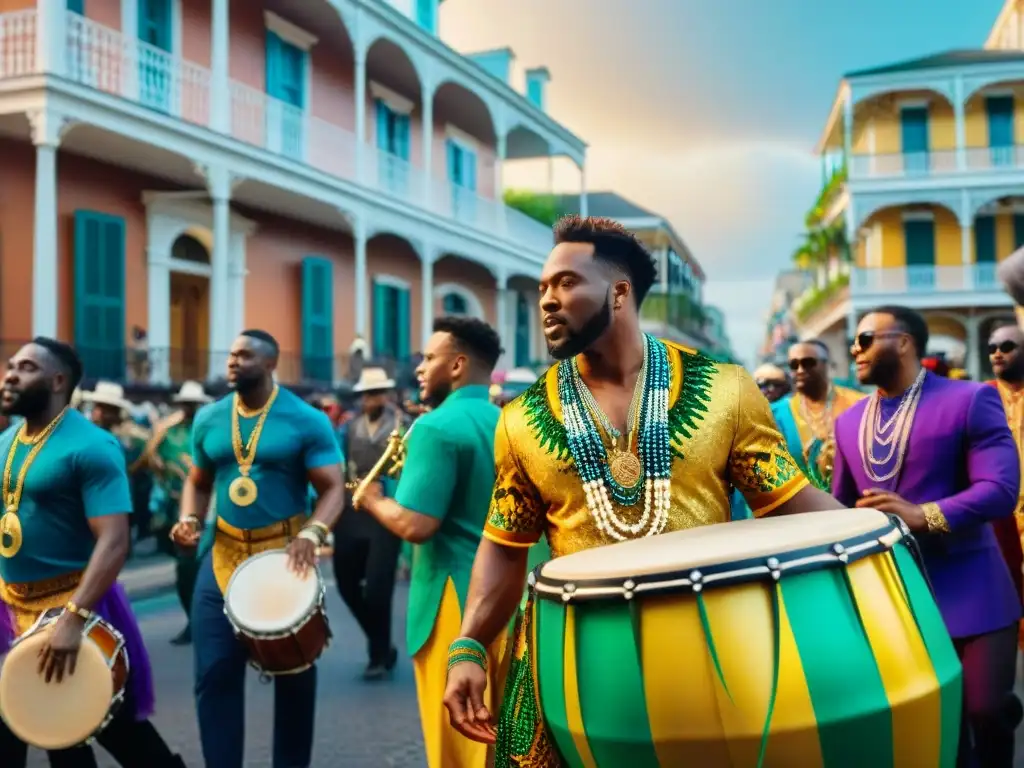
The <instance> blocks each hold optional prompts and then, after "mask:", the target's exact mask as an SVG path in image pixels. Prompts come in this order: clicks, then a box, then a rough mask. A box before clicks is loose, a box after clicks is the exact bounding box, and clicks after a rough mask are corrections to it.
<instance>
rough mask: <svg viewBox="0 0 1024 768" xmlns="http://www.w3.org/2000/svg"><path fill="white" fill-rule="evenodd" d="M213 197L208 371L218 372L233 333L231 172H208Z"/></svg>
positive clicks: (216, 169) (222, 365)
mask: <svg viewBox="0 0 1024 768" xmlns="http://www.w3.org/2000/svg"><path fill="white" fill-rule="evenodd" d="M208 182H209V186H210V197H211V198H212V199H213V254H211V259H210V261H211V266H212V276H211V278H210V369H209V370H210V373H211V375H213V376H217V375H219V374H220V373H221V372H222V371H223V370H224V366H225V364H226V361H227V353H228V350H229V349H230V346H231V342H232V338H233V337H232V336H231V335H230V334H231V331H232V329H231V325H230V320H229V318H230V317H231V301H230V294H229V287H230V286H229V283H230V280H231V277H230V275H231V185H232V178H231V174H230V173H229V172H228V171H227V169H225V168H211V169H210V170H209V172H208Z"/></svg>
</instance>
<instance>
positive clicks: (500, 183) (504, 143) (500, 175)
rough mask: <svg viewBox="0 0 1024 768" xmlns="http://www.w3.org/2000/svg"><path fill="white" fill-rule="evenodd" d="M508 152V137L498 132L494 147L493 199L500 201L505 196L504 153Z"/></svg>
mask: <svg viewBox="0 0 1024 768" xmlns="http://www.w3.org/2000/svg"><path fill="white" fill-rule="evenodd" d="M507 154H508V137H507V136H506V135H505V134H504V133H499V134H498V140H497V142H496V146H495V148H494V199H495V200H497V201H498V202H501V201H502V200H503V199H504V197H505V155H507Z"/></svg>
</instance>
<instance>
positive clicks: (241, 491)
mask: <svg viewBox="0 0 1024 768" xmlns="http://www.w3.org/2000/svg"><path fill="white" fill-rule="evenodd" d="M277 393H278V387H277V385H276V384H275V385H274V389H273V391H272V392H271V393H270V397H268V398H267V402H266V405H264V406H263V407H262V408H261V409H260V410H259V411H257V413H258V414H259V418H258V419H257V420H256V425H255V426H254V427H253V428H252V434H251V435H249V439H248V441H246V443H245V445H244V446H243V444H242V426H241V424H240V423H239V420H238V416H239V411H240V410H241V408H242V403H241V400H240V398H239V397H238V393H237V392H236V393H235V396H234V402H233V403H232V404H231V447H232V449H233V450H234V452H235V461H236V462H237V463H238V474H239V476H238V477H236V478H235V479H234V480H232V481H231V485H229V486H228V498H229V499H230V500H231V503H232V504H234V505H235V506H238V507H249V506H252V505H253V504H255V503H256V499H257V497H258V496H259V488H257V487H256V481H255V480H253V479H252V478H251V477H249V472H250V471H251V470H252V465H253V462H254V461H255V460H256V446H257V445H259V442H260V435H261V434H262V433H263V425H264V424H265V423H266V421H267V414H269V413H270V408H271V406H272V405H273V404H274V400H276V399H277ZM253 415H255V414H253Z"/></svg>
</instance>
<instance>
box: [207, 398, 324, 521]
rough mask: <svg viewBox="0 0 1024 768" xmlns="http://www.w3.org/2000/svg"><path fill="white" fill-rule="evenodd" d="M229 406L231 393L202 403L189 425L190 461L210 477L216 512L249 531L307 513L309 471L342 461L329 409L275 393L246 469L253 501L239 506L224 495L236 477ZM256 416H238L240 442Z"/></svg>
mask: <svg viewBox="0 0 1024 768" xmlns="http://www.w3.org/2000/svg"><path fill="white" fill-rule="evenodd" d="M233 407H234V398H233V397H232V396H231V395H228V396H227V397H223V398H221V399H220V400H218V401H217V402H215V403H211V404H210V405H207V406H205V407H203V408H202V409H201V410H200V411H199V413H197V414H196V417H195V421H194V423H193V426H192V461H193V463H194V464H195V466H196V467H197V468H199V469H201V470H203V471H204V472H207V473H209V474H210V475H212V476H213V495H214V499H215V503H216V505H217V515H218V516H219V517H223V518H224V521H225V522H227V523H229V524H230V525H233V526H235V527H236V528H241V529H243V530H251V529H253V528H262V527H264V526H267V525H273V524H274V523H279V522H281V521H282V520H287V519H288V518H289V517H293V516H295V515H297V514H300V513H303V512H305V511H306V510H307V508H308V500H307V497H306V491H307V488H308V485H309V478H308V473H309V470H311V469H319V468H320V467H325V466H328V465H331V464H338V465H340V464H341V451H340V450H339V449H338V441H337V439H336V438H335V436H334V430H333V429H332V428H331V422H330V420H329V419H328V418H327V414H325V413H324V412H323V411H318V410H317V409H316V408H314V407H313V406H311V405H309V404H308V403H306V402H304V401H303V400H302V398H300V397H299V396H298V395H295V394H294V393H292V392H290V391H289V390H287V389H283V388H282V389H281V390H280V391H279V392H278V395H277V399H276V400H275V401H274V404H273V405H272V406H271V408H270V412H269V413H268V414H267V419H266V422H264V424H263V432H262V433H261V435H260V439H259V443H258V444H257V446H256V460H255V461H254V462H253V465H252V469H251V471H250V472H249V477H251V478H252V479H253V481H254V482H255V483H256V488H257V496H256V501H255V502H254V503H253V504H251V505H249V506H248V507H239V506H237V505H235V504H234V503H232V501H231V499H230V498H229V497H228V487H229V486H230V485H231V482H232V481H233V480H234V479H235V478H237V477H239V472H238V462H237V460H236V458H235V452H234V449H233V448H232V445H231V409H232V408H233ZM257 421H258V417H252V418H245V417H239V427H240V429H241V433H242V442H243V444H244V443H245V442H246V441H248V439H249V436H250V435H251V434H252V430H253V428H254V427H255V426H256V422H257Z"/></svg>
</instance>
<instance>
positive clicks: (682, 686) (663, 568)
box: [530, 509, 962, 768]
mask: <svg viewBox="0 0 1024 768" xmlns="http://www.w3.org/2000/svg"><path fill="white" fill-rule="evenodd" d="M915 552H916V546H915V544H914V542H913V539H912V538H911V537H910V536H909V532H907V531H906V529H905V528H903V526H902V524H901V523H899V522H898V521H894V520H893V519H890V518H889V517H887V516H886V515H884V514H882V513H880V512H876V511H874V510H864V509H851V510H841V511H835V512H819V513H814V514H806V515H792V516H787V517H779V518H769V519H763V520H743V521H739V522H734V523H725V524H721V525H713V526H707V527H703V528H697V529H693V530H688V531H681V532H677V533H670V534H665V535H663V536H656V537H653V538H650V539H642V540H638V541H630V542H625V543H621V544H614V545H611V546H607V547H599V548H596V549H590V550H586V551H584V552H579V553H576V554H573V555H568V556H566V557H561V558H557V559H555V560H552V561H550V562H548V563H546V564H545V565H543V566H542V567H541V568H540V569H539V573H537V574H536V575H531V577H530V582H531V587H532V589H533V591H534V593H535V594H534V598H535V599H534V600H533V611H534V614H533V617H532V618H533V622H532V631H533V636H532V638H531V645H532V648H533V651H534V653H533V664H534V673H535V681H536V684H537V688H538V691H537V696H538V699H539V703H540V706H541V711H542V713H543V717H544V719H545V721H546V723H547V726H548V729H549V732H550V734H551V736H552V737H553V739H554V741H555V744H556V746H557V748H558V751H559V752H560V753H561V755H562V756H563V758H564V760H565V762H566V764H567V765H568V766H572V768H576V767H577V766H579V767H580V768H624V767H628V768H648V767H649V766H662V767H663V768H686V767H688V766H692V767H693V768H726V767H727V766H728V768H759V767H761V766H773V767H775V768H817V767H819V766H826V767H827V768H839V767H842V768H846V767H849V768H953V767H954V766H955V764H956V755H957V744H958V738H959V733H960V710H961V695H962V680H961V667H960V662H959V660H958V658H957V655H956V652H955V651H954V648H953V643H952V641H951V640H950V637H949V634H948V633H947V631H946V628H945V625H944V623H943V621H942V616H941V615H940V613H939V610H938V607H937V605H936V603H935V600H934V598H933V596H932V593H931V590H930V588H929V586H928V583H927V581H926V579H925V577H924V575H923V574H922V571H921V568H920V566H919V564H918V561H917V559H916V557H915Z"/></svg>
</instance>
